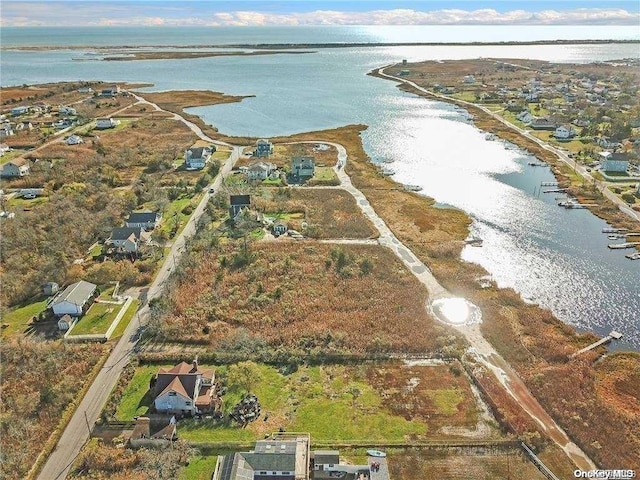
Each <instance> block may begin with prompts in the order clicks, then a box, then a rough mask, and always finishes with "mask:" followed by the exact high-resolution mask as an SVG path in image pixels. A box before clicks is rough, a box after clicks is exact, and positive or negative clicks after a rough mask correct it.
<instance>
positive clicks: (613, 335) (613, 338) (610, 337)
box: [571, 330, 622, 358]
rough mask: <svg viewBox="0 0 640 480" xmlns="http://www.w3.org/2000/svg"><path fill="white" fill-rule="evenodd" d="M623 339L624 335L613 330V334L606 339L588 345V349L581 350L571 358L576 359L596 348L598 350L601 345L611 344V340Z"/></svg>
mask: <svg viewBox="0 0 640 480" xmlns="http://www.w3.org/2000/svg"><path fill="white" fill-rule="evenodd" d="M621 338H622V334H621V333H620V332H616V331H615V330H612V331H611V333H610V334H609V335H607V336H606V337H604V338H603V339H601V340H598V341H597V342H594V343H592V344H591V345H588V346H586V347H584V348H583V349H581V350H578V351H577V352H576V353H574V354H573V355H571V358H575V357H577V356H578V355H580V354H582V353H584V352H588V351H589V350H593V349H594V348H598V347H599V346H601V345H605V344H607V343H609V342H610V341H611V340H620V339H621Z"/></svg>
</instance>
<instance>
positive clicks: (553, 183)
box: [540, 182, 558, 187]
mask: <svg viewBox="0 0 640 480" xmlns="http://www.w3.org/2000/svg"><path fill="white" fill-rule="evenodd" d="M540 186H541V187H557V186H558V182H540Z"/></svg>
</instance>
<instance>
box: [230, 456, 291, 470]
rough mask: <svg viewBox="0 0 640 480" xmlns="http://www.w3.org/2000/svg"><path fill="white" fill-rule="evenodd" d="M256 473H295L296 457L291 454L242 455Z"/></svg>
mask: <svg viewBox="0 0 640 480" xmlns="http://www.w3.org/2000/svg"><path fill="white" fill-rule="evenodd" d="M240 455H242V457H243V458H244V460H245V462H247V463H248V464H249V465H250V466H251V468H253V470H255V471H271V472H293V471H294V470H295V469H296V456H295V454H290V453H241V454H240Z"/></svg>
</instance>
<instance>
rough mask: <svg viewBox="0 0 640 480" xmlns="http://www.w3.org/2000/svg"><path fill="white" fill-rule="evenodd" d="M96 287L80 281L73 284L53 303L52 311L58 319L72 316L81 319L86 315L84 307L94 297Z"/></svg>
mask: <svg viewBox="0 0 640 480" xmlns="http://www.w3.org/2000/svg"><path fill="white" fill-rule="evenodd" d="M95 291H96V285H94V284H93V283H89V282H85V281H84V280H80V281H79V282H76V283H72V284H71V285H69V286H68V287H67V288H65V289H64V291H63V292H62V293H61V294H60V295H58V296H57V297H56V299H55V300H54V301H53V304H52V306H51V309H52V310H53V313H54V315H56V316H57V317H63V316H64V315H70V316H72V317H80V316H82V314H83V313H84V310H83V309H84V306H85V305H86V304H87V302H88V301H89V299H91V298H92V297H93V294H94V293H95Z"/></svg>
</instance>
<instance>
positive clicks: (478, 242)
mask: <svg viewBox="0 0 640 480" xmlns="http://www.w3.org/2000/svg"><path fill="white" fill-rule="evenodd" d="M465 243H466V244H467V245H471V246H472V247H481V246H482V239H481V238H480V237H475V236H471V237H469V238H467V239H466V240H465Z"/></svg>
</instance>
